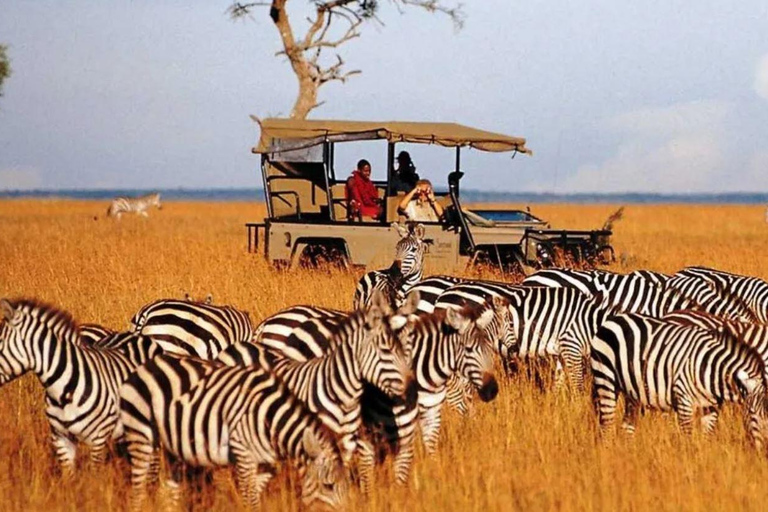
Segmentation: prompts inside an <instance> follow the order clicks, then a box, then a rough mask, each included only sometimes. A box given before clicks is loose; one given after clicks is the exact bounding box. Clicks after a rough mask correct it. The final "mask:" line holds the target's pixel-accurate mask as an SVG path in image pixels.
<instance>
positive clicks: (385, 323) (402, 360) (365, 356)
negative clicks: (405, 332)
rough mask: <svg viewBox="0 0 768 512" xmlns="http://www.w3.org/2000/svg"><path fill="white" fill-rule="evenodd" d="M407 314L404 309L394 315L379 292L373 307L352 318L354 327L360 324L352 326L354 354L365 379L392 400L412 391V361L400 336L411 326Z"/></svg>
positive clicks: (374, 298)
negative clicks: (406, 327)
mask: <svg viewBox="0 0 768 512" xmlns="http://www.w3.org/2000/svg"><path fill="white" fill-rule="evenodd" d="M415 301H416V302H418V294H416V298H415ZM411 302H413V300H409V301H408V303H409V304H410V303H411ZM406 315H407V313H406V312H405V311H404V310H403V309H402V308H401V310H398V311H394V312H393V311H392V308H391V306H390V305H389V302H388V301H387V299H386V297H385V296H384V294H383V293H381V292H380V291H378V290H376V291H374V294H373V297H372V298H371V304H370V305H369V306H368V307H367V308H365V309H363V310H359V311H357V312H355V313H353V314H352V315H351V316H350V317H349V321H350V322H351V323H352V324H355V323H357V325H353V329H354V330H355V333H356V334H357V336H355V337H354V338H356V339H355V341H354V343H355V348H354V351H355V359H356V360H357V363H358V365H359V368H360V371H361V376H362V378H363V380H365V381H367V382H369V383H370V384H372V385H374V386H376V387H377V388H379V389H380V390H381V391H383V392H384V393H385V394H387V395H388V396H390V397H402V396H404V395H405V394H406V392H407V391H408V390H409V389H410V388H412V378H411V369H410V362H411V361H410V358H409V356H408V350H407V347H405V346H404V345H403V343H402V342H401V336H400V334H399V331H400V330H402V329H403V328H405V326H406V325H407V323H408V319H407V316H406Z"/></svg>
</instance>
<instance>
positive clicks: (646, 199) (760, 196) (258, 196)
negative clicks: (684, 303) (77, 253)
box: [0, 188, 768, 204]
mask: <svg viewBox="0 0 768 512" xmlns="http://www.w3.org/2000/svg"><path fill="white" fill-rule="evenodd" d="M148 192H160V193H161V194H162V196H163V199H164V200H174V199H176V200H186V201H254V202H260V201H263V200H264V191H263V190H262V189H257V188H226V189H224V188H211V189H181V188H172V189H153V190H148V189H88V190H85V189H71V190H0V198H21V197H25V198H49V199H52V198H65V199H94V200H106V199H112V198H113V197H117V196H139V195H143V194H146V193H148ZM438 192H440V191H439V190H438ZM461 197H462V199H463V200H464V201H466V202H477V203H621V204H643V203H648V204H658V203H707V204H767V203H768V192H766V193H747V192H730V193H722V194H646V193H639V192H626V193H613V194H597V193H584V194H550V193H539V192H489V191H483V190H465V189H462V190H461Z"/></svg>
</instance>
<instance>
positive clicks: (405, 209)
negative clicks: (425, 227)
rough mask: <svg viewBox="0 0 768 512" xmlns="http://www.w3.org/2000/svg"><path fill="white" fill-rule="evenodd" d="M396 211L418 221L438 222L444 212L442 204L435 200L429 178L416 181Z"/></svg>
mask: <svg viewBox="0 0 768 512" xmlns="http://www.w3.org/2000/svg"><path fill="white" fill-rule="evenodd" d="M397 211H398V213H400V214H401V215H405V216H406V217H408V220H413V221H418V222H439V221H440V220H441V219H442V218H443V213H444V212H443V207H442V205H441V204H440V203H438V202H437V201H436V200H435V191H434V189H433V188H432V183H431V182H430V181H429V180H419V181H417V182H416V186H415V187H414V188H413V190H411V191H410V192H408V193H407V194H406V195H405V197H403V200H402V201H400V205H399V206H398V207H397Z"/></svg>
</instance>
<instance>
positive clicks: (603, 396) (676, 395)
mask: <svg viewBox="0 0 768 512" xmlns="http://www.w3.org/2000/svg"><path fill="white" fill-rule="evenodd" d="M591 366H592V372H593V375H594V388H593V393H594V398H595V410H596V412H597V415H598V419H599V423H600V427H601V430H602V431H603V432H606V431H607V430H608V429H609V428H610V427H611V426H612V425H613V423H614V421H615V415H616V402H617V399H618V396H619V395H620V394H621V395H624V397H625V415H624V424H623V426H624V429H625V431H627V432H629V433H631V432H634V428H635V420H636V416H637V413H638V409H639V408H640V407H643V408H646V409H658V410H661V411H674V412H675V413H676V414H677V418H678V422H679V424H680V427H681V428H682V430H683V431H684V432H690V431H691V429H692V422H693V416H694V413H695V411H697V410H701V411H702V413H703V416H702V418H701V423H702V426H703V427H704V429H705V431H706V432H711V431H712V430H713V429H714V427H715V426H716V424H717V418H718V414H719V408H720V406H721V405H722V404H723V403H724V402H742V401H743V402H745V405H746V407H745V423H746V427H747V428H746V430H747V432H748V433H749V435H750V437H751V438H752V440H753V442H754V443H755V445H756V446H757V447H758V448H760V449H761V448H762V446H764V442H765V435H766V433H768V431H766V428H767V427H768V409H766V406H767V405H768V402H767V401H766V398H767V397H766V387H765V385H766V383H765V375H764V372H765V364H764V363H763V360H762V359H761V357H760V356H759V354H758V353H757V352H756V351H755V350H754V349H752V348H751V347H749V346H748V345H746V344H744V343H742V342H740V341H739V340H738V339H736V338H735V337H734V336H731V335H729V334H724V335H713V333H712V332H710V331H705V330H702V329H698V328H695V327H691V326H687V325H680V324H678V323H672V322H669V321H665V320H660V319H655V318H651V317H647V316H643V315H637V314H632V313H628V314H621V315H616V316H614V317H612V318H610V319H609V320H607V321H606V322H605V323H604V324H603V325H602V327H600V329H599V331H598V333H597V335H596V336H595V337H594V338H593V340H592V351H591Z"/></svg>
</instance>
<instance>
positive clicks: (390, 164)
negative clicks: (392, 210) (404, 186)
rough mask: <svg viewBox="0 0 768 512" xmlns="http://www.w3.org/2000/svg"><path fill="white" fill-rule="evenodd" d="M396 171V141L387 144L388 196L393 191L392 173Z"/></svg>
mask: <svg viewBox="0 0 768 512" xmlns="http://www.w3.org/2000/svg"><path fill="white" fill-rule="evenodd" d="M394 172H395V143H394V142H390V143H389V144H387V197H389V196H391V195H394V194H393V193H392V175H393V174H394Z"/></svg>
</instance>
